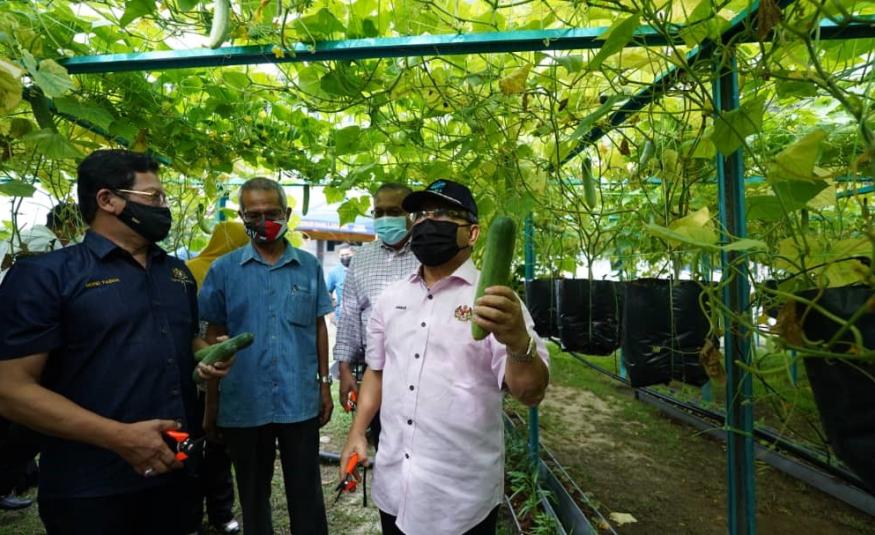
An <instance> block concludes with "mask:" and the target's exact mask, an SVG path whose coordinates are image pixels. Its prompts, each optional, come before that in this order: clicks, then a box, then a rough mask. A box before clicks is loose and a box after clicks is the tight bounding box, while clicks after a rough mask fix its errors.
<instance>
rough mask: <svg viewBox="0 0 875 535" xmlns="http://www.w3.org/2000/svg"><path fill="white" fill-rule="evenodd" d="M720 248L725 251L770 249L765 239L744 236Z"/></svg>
mask: <svg viewBox="0 0 875 535" xmlns="http://www.w3.org/2000/svg"><path fill="white" fill-rule="evenodd" d="M720 248H721V249H723V250H724V251H754V250H756V251H768V249H769V246H768V245H766V242H764V241H760V240H754V239H751V238H743V239H740V240H735V241H734V242H732V243H727V244H726V245H724V246H722V247H720Z"/></svg>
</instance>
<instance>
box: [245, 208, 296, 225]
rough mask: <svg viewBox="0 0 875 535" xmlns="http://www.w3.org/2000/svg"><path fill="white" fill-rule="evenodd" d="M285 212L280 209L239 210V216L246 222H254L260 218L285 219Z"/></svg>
mask: <svg viewBox="0 0 875 535" xmlns="http://www.w3.org/2000/svg"><path fill="white" fill-rule="evenodd" d="M285 216H286V214H285V212H283V211H282V210H270V211H267V212H241V214H240V217H241V218H243V221H246V222H247V223H255V222H257V221H261V218H264V219H267V220H270V221H277V220H280V219H285V218H286V217H285Z"/></svg>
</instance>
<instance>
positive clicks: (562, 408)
mask: <svg viewBox="0 0 875 535" xmlns="http://www.w3.org/2000/svg"><path fill="white" fill-rule="evenodd" d="M574 374H575V378H574V379H573V380H570V379H568V378H563V377H562V375H560V374H556V373H554V374H553V377H554V384H552V385H551V387H550V390H549V392H548V395H547V398H546V399H545V401H544V403H543V405H542V410H541V414H542V420H541V423H542V426H543V439H542V440H543V441H544V442H545V443H546V445H547V446H548V447H549V448H551V449H552V450H553V452H554V453H555V454H556V456H557V458H558V459H559V461H560V462H561V463H563V464H564V465H565V466H566V468H568V470H569V472H570V473H571V475H572V476H573V477H574V478H575V479H576V480H577V481H578V484H579V485H580V486H581V488H582V489H583V490H584V491H585V492H587V493H591V494H592V497H593V499H594V500H595V501H596V502H597V503H599V504H600V505H601V507H600V508H601V510H602V512H603V513H604V514H605V516H607V515H608V513H610V512H621V513H629V514H631V515H632V516H634V517H635V519H637V522H636V523H634V524H627V525H625V526H623V527H622V528H619V529H618V532H619V533H622V534H627V533H628V534H648V535H650V534H654V533H671V534H677V535H681V534H691V535H692V534H695V535H707V534H712V533H713V534H715V535H717V534H724V533H726V506H725V499H726V498H725V496H726V476H725V447H724V445H723V444H722V443H720V442H716V441H714V440H711V439H709V438H706V437H702V436H699V435H697V434H696V433H695V430H693V429H691V428H689V427H686V426H683V425H680V424H676V423H674V422H672V421H671V420H668V419H667V418H665V417H663V416H661V415H660V414H659V413H658V412H657V411H656V409H653V408H651V407H649V406H646V405H644V404H642V403H641V402H638V401H636V400H635V399H634V398H633V397H632V394H631V389H629V388H627V387H625V386H623V385H618V384H616V383H609V382H608V380H606V379H605V380H603V379H602V378H601V376H596V375H595V372H591V371H588V370H587V371H582V370H581V371H578V370H574ZM563 383H565V384H563ZM569 383H570V384H569ZM575 383H576V384H575ZM583 383H585V384H583ZM571 385H573V386H571ZM757 524H758V532H759V533H764V534H769V535H772V534H775V535H785V534H786V535H803V534H817V535H831V534H836V535H839V534H841V535H846V534H875V519H873V518H872V517H869V516H867V515H865V514H863V513H859V512H857V511H856V510H855V509H853V508H851V507H849V506H847V505H845V504H843V503H842V502H839V501H837V500H835V499H833V498H831V497H830V496H827V495H825V494H823V493H821V492H819V491H817V490H814V489H812V488H811V487H808V486H807V485H805V484H803V483H801V482H799V481H797V480H795V479H792V478H789V477H788V476H785V475H783V474H782V473H779V472H776V471H774V470H773V469H771V468H770V467H769V466H768V465H765V464H758V466H757Z"/></svg>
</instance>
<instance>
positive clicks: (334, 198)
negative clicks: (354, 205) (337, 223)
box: [322, 186, 346, 204]
mask: <svg viewBox="0 0 875 535" xmlns="http://www.w3.org/2000/svg"><path fill="white" fill-rule="evenodd" d="M322 194H323V195H325V200H326V201H328V204H334V203H338V202H340V201H342V200H343V199H345V198H346V190H344V189H343V188H334V187H331V186H325V187H324V188H323V189H322Z"/></svg>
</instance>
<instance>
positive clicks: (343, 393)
mask: <svg viewBox="0 0 875 535" xmlns="http://www.w3.org/2000/svg"><path fill="white" fill-rule="evenodd" d="M339 368H340V394H339V395H338V401H340V406H341V407H343V408H344V410H347V409H348V407H347V404H348V403H349V393H350V392H355V395H356V396H358V393H359V389H358V385H357V384H356V382H355V376H354V375H353V374H352V367H351V366H350V365H349V362H340V366H339Z"/></svg>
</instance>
